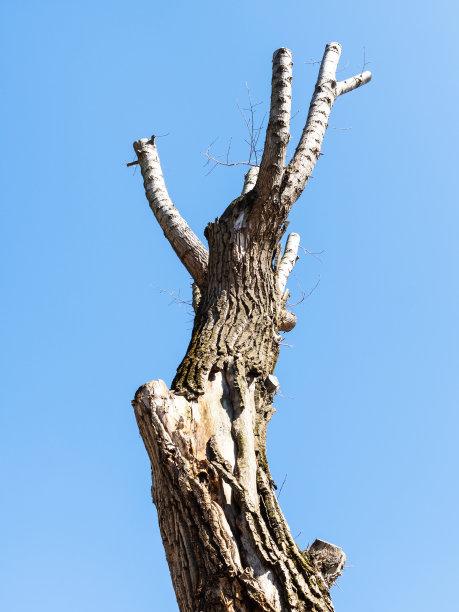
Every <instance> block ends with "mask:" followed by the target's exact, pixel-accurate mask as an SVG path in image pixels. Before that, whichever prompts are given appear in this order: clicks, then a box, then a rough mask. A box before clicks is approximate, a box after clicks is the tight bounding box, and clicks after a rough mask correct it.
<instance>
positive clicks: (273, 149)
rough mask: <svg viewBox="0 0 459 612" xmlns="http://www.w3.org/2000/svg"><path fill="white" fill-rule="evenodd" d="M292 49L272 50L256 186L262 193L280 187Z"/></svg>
mask: <svg viewBox="0 0 459 612" xmlns="http://www.w3.org/2000/svg"><path fill="white" fill-rule="evenodd" d="M292 67H293V62H292V52H291V51H290V50H289V49H285V48H284V47H282V48H281V49H278V50H277V51H275V52H274V55H273V71H272V83H271V108H270V112H269V121H268V127H267V130H266V141H265V147H264V150H263V157H262V159H261V164H260V172H259V174H258V180H257V189H258V190H259V193H260V195H261V196H262V197H264V196H268V195H269V194H270V193H271V192H272V190H273V189H277V188H279V187H280V184H281V181H282V176H283V173H284V166H285V157H286V154H287V145H288V141H289V139H290V110H291V105H292Z"/></svg>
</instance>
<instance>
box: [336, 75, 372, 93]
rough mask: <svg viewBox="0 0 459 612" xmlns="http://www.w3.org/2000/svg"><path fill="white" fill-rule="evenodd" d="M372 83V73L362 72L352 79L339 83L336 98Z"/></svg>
mask: <svg viewBox="0 0 459 612" xmlns="http://www.w3.org/2000/svg"><path fill="white" fill-rule="evenodd" d="M370 81H371V72H369V71H368V70H366V71H365V72H361V73H360V74H357V75H356V76H354V77H351V78H350V79H345V80H344V81H339V83H338V84H337V85H336V97H338V96H341V95H342V94H345V93H348V92H350V91H353V90H354V89H357V88H358V87H361V86H362V85H365V84H366V83H369V82H370Z"/></svg>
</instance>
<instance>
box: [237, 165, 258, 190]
mask: <svg viewBox="0 0 459 612" xmlns="http://www.w3.org/2000/svg"><path fill="white" fill-rule="evenodd" d="M259 170H260V168H259V166H252V167H251V168H250V170H249V171H248V172H247V174H246V175H245V177H244V187H243V188H242V194H241V195H245V194H246V193H248V192H249V191H251V190H252V189H253V188H254V187H255V183H256V182H257V178H258V172H259Z"/></svg>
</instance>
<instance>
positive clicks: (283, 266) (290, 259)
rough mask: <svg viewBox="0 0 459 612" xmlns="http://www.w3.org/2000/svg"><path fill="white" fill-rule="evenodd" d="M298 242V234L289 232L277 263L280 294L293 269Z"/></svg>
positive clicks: (296, 257)
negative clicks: (282, 252)
mask: <svg viewBox="0 0 459 612" xmlns="http://www.w3.org/2000/svg"><path fill="white" fill-rule="evenodd" d="M299 244H300V235H299V234H295V233H292V234H289V236H288V238H287V243H286V245H285V251H284V254H283V256H282V259H281V262H280V264H279V269H278V271H277V284H278V287H279V289H280V292H281V293H282V294H283V293H284V290H285V285H286V284H287V279H288V277H289V274H290V272H291V271H292V270H293V266H294V265H295V263H296V260H297V259H298V246H299Z"/></svg>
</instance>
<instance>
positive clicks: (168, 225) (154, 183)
mask: <svg viewBox="0 0 459 612" xmlns="http://www.w3.org/2000/svg"><path fill="white" fill-rule="evenodd" d="M134 150H135V152H136V153H137V157H138V160H139V164H140V168H141V170H142V176H143V179H144V186H145V194H146V196H147V199H148V202H149V204H150V208H151V210H152V211H153V213H154V215H155V217H156V219H157V221H158V223H159V225H160V226H161V228H162V230H163V232H164V235H165V236H166V238H167V239H168V240H169V242H170V244H171V246H172V248H173V249H174V251H175V252H176V253H177V255H178V257H179V259H180V261H181V262H182V263H183V265H184V266H185V268H186V269H187V270H188V272H189V273H190V274H191V276H192V277H193V279H194V281H195V282H196V284H197V285H198V286H199V287H203V286H204V284H205V278H206V272H207V262H208V258H209V253H208V251H207V249H206V247H205V246H204V245H203V244H202V242H201V241H200V240H199V238H198V237H197V236H196V235H195V234H194V232H193V231H192V230H191V228H190V227H189V226H188V224H187V222H186V221H185V219H184V218H183V217H182V216H181V215H180V213H179V211H178V210H177V209H176V208H175V206H174V204H173V203H172V200H171V199H170V197H169V194H168V192H167V189H166V185H165V183H164V177H163V173H162V170H161V165H160V162H159V156H158V151H157V149H156V145H155V137H154V136H152V138H151V140H149V139H148V138H142V139H141V140H137V141H136V142H135V143H134Z"/></svg>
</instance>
